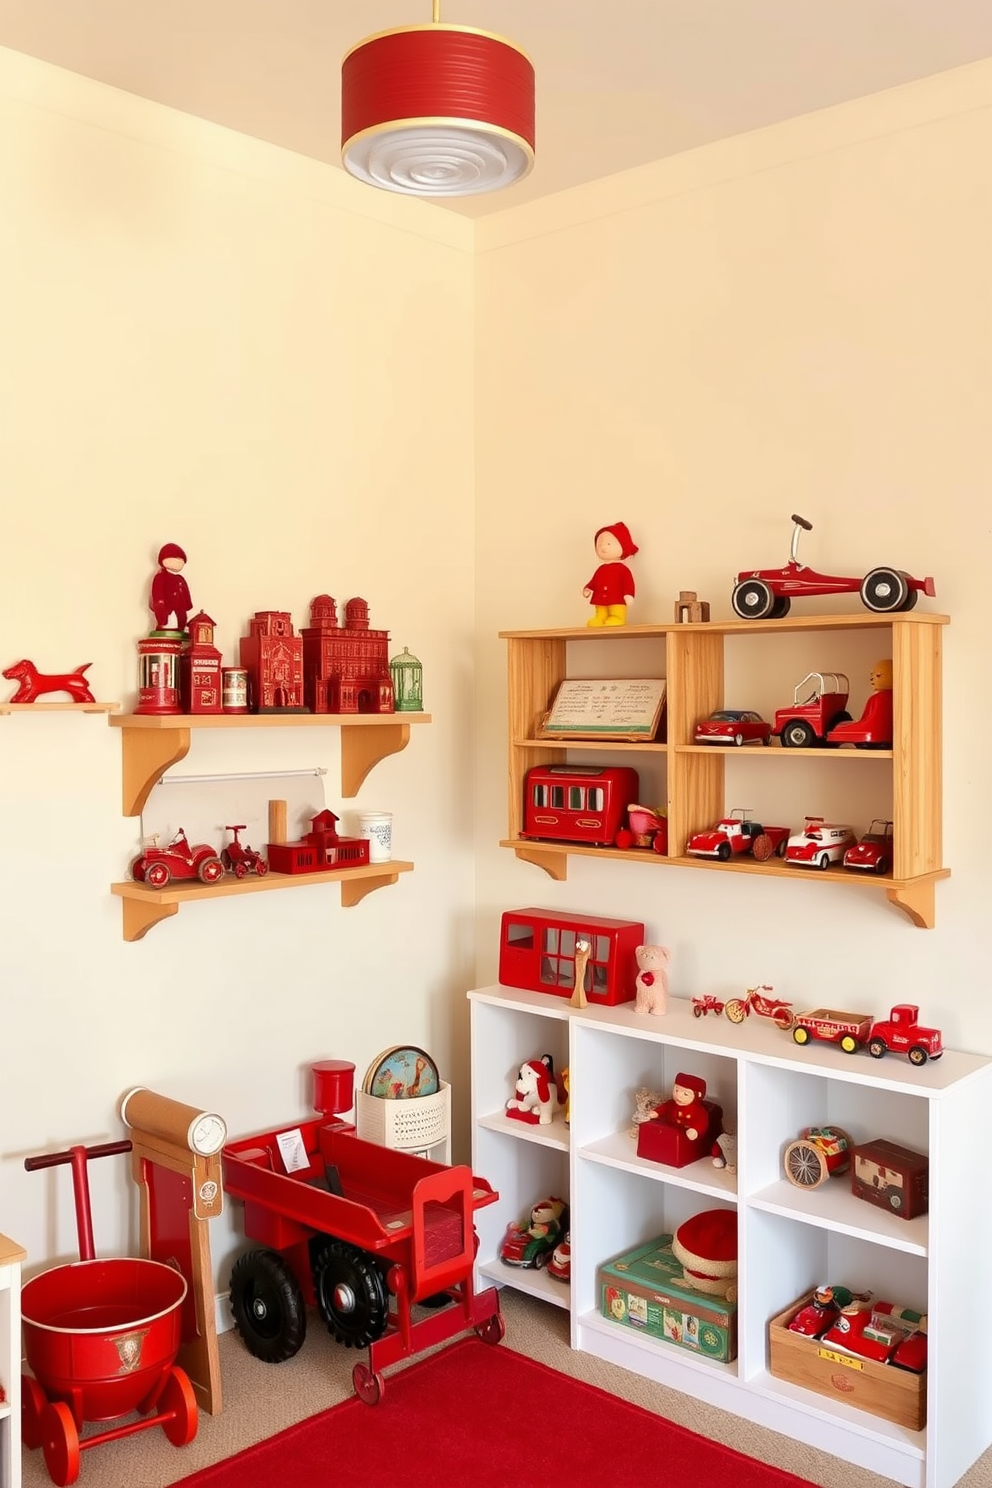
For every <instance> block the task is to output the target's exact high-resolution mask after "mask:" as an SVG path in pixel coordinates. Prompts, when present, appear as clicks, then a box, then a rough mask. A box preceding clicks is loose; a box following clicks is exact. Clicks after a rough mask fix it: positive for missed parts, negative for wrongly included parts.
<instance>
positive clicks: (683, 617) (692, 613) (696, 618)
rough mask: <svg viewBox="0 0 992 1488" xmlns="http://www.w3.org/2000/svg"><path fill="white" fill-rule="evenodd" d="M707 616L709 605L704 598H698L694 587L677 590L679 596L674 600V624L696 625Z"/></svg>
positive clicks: (707, 617)
mask: <svg viewBox="0 0 992 1488" xmlns="http://www.w3.org/2000/svg"><path fill="white" fill-rule="evenodd" d="M709 618H710V607H709V605H708V603H707V602H706V600H705V599H700V598H699V595H698V594H697V593H696V591H695V589H680V590H679V597H678V599H677V600H676V601H675V624H676V625H698V624H699V623H700V622H701V621H705V620H708V619H709Z"/></svg>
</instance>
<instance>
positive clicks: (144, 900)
mask: <svg viewBox="0 0 992 1488" xmlns="http://www.w3.org/2000/svg"><path fill="white" fill-rule="evenodd" d="M413 866H414V865H413V864H412V863H407V862H401V861H399V860H398V859H390V861H389V862H388V863H368V864H363V866H362V867H361V868H342V869H341V870H340V871H339V872H335V871H334V870H333V869H327V870H325V871H322V872H320V873H267V874H265V876H264V877H263V878H257V877H255V876H250V877H248V878H240V879H239V878H234V877H233V876H231V877H225V878H223V879H221V881H220V883H218V884H201V883H189V884H177V885H175V886H174V887H172V888H167V889H149V888H147V887H146V886H145V885H144V884H139V883H134V882H133V881H131V880H128V881H125V882H122V883H113V884H111V885H110V892H111V893H112V894H113V895H114V896H115V897H116V898H118V899H120V900H121V901H122V905H121V908H122V911H123V926H124V939H125V940H129V941H131V940H140V939H141V938H142V936H144V935H146V934H147V933H148V931H149V930H150V929H151V928H152V926H153V925H157V924H158V923H159V922H160V921H161V920H165V919H168V918H169V917H170V916H171V915H174V914H177V913H178V911H179V909H180V908H181V907H182V905H184V904H199V903H202V902H203V901H204V900H205V899H226V898H230V897H231V896H232V895H240V894H258V893H267V892H271V891H272V890H279V889H296V888H305V887H306V886H307V885H308V884H319V883H339V884H340V885H341V903H342V905H343V907H344V908H345V909H351V908H352V907H353V906H354V905H356V904H359V903H361V901H362V900H363V899H364V898H365V896H366V894H371V893H374V892H375V890H376V889H383V888H386V887H388V886H389V885H390V884H394V883H396V882H397V880H398V878H399V876H400V874H401V873H412V872H413Z"/></svg>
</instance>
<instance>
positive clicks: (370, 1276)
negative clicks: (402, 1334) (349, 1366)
mask: <svg viewBox="0 0 992 1488" xmlns="http://www.w3.org/2000/svg"><path fill="white" fill-rule="evenodd" d="M313 1285H314V1291H315V1292H316V1295H317V1306H318V1308H319V1309H320V1315H321V1317H322V1318H323V1319H324V1322H325V1323H326V1324H327V1328H328V1331H329V1332H330V1334H331V1336H332V1337H333V1338H335V1339H336V1340H337V1342H338V1343H343V1344H344V1346H345V1348H367V1347H368V1345H369V1344H370V1343H375V1341H376V1339H377V1338H381V1337H382V1335H383V1333H385V1331H386V1323H387V1321H388V1319H389V1292H388V1291H387V1289H386V1282H385V1279H384V1277H383V1274H382V1271H381V1270H380V1268H379V1266H378V1265H377V1263H376V1262H375V1261H374V1260H373V1259H372V1257H371V1256H370V1255H368V1254H367V1253H366V1252H365V1251H364V1250H359V1249H358V1247H357V1246H355V1245H348V1244H346V1242H345V1241H344V1240H325V1241H324V1243H323V1244H322V1245H319V1246H317V1247H315V1249H314V1254H313Z"/></svg>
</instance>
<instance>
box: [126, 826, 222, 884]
mask: <svg viewBox="0 0 992 1488" xmlns="http://www.w3.org/2000/svg"><path fill="white" fill-rule="evenodd" d="M131 877H132V878H133V879H135V880H136V881H137V882H138V883H146V884H147V885H148V886H149V888H151V889H164V888H165V887H166V885H167V884H169V883H171V881H172V880H173V879H174V878H198V879H199V880H200V882H201V883H205V884H213V883H217V881H218V880H219V879H221V878H223V877H224V864H223V863H222V862H221V860H220V858H219V857H218V856H217V853H216V850H215V849H214V848H212V847H211V846H210V845H209V844H208V843H206V842H200V843H198V844H197V845H196V847H190V845H189V842H188V841H187V838H186V833H185V832H184V831H183V829H182V827H180V828H179V831H178V832H177V833H176V835H175V836H174V837H173V839H172V841H171V842H170V843H169V845H168V846H167V847H159V846H158V843H157V841H156V843H155V845H154V846H153V847H148V848H146V849H145V851H144V852H143V853H139V854H138V856H137V857H136V858H135V859H134V861H133V863H132V864H131Z"/></svg>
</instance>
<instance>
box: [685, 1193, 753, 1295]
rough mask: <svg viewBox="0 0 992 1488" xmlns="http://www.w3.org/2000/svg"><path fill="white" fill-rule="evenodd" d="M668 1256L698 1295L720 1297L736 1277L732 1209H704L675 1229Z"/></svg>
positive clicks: (735, 1218)
mask: <svg viewBox="0 0 992 1488" xmlns="http://www.w3.org/2000/svg"><path fill="white" fill-rule="evenodd" d="M672 1253H673V1255H674V1256H675V1257H676V1258H677V1259H678V1260H680V1261H681V1262H682V1265H683V1267H684V1269H685V1278H686V1281H687V1282H688V1283H689V1285H690V1286H692V1287H695V1288H696V1290H697V1291H700V1292H712V1293H713V1294H714V1295H719V1296H724V1295H726V1293H727V1289H728V1286H729V1285H730V1283H731V1282H732V1281H733V1278H734V1277H735V1276H736V1275H737V1215H736V1214H735V1213H734V1211H733V1210H732V1209H704V1210H703V1212H702V1213H701V1214H694V1215H693V1216H692V1218H691V1219H687V1220H686V1221H685V1224H681V1225H679V1227H678V1229H677V1230H676V1231H675V1234H674V1236H673V1238H672Z"/></svg>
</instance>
